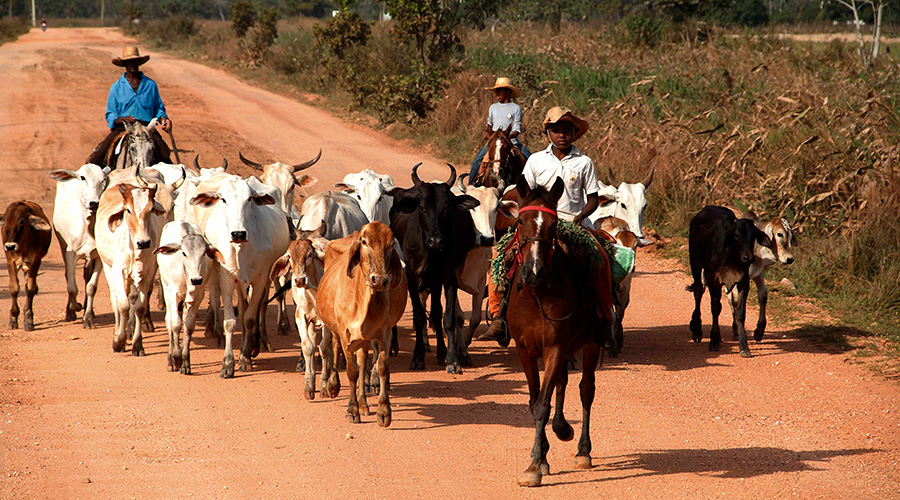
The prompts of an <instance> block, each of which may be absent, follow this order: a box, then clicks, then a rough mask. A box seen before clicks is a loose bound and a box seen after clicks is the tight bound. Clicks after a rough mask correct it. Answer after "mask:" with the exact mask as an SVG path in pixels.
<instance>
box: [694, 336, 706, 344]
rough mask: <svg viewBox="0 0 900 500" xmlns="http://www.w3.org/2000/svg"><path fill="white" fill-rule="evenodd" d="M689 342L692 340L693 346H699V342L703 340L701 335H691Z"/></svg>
mask: <svg viewBox="0 0 900 500" xmlns="http://www.w3.org/2000/svg"><path fill="white" fill-rule="evenodd" d="M691 340H693V341H694V343H695V344H699V343H700V341H701V340H703V335H692V336H691Z"/></svg>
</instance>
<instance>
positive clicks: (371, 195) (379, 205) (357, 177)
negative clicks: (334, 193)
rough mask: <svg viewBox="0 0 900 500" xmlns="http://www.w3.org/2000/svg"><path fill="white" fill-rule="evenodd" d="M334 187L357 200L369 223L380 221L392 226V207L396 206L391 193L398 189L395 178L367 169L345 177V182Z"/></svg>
mask: <svg viewBox="0 0 900 500" xmlns="http://www.w3.org/2000/svg"><path fill="white" fill-rule="evenodd" d="M334 187H336V188H338V189H340V190H341V191H343V192H344V194H348V195H350V196H352V197H354V198H356V201H357V202H358V203H359V208H361V209H362V211H363V212H364V213H365V214H366V217H367V218H368V219H369V222H374V221H379V222H382V223H384V224H388V225H390V223H391V216H390V213H391V206H392V205H393V204H394V198H393V197H392V196H391V192H393V191H394V190H395V189H396V188H395V187H394V178H393V177H391V176H390V175H382V174H377V173H375V172H373V171H371V170H369V169H365V170H363V171H362V172H359V173H356V174H347V175H345V176H344V182H339V183H337V184H335V185H334Z"/></svg>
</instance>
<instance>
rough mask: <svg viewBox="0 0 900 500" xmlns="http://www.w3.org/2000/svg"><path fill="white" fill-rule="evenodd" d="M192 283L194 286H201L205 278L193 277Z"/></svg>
mask: <svg viewBox="0 0 900 500" xmlns="http://www.w3.org/2000/svg"><path fill="white" fill-rule="evenodd" d="M191 284H192V285H194V286H200V285H202V284H203V278H191Z"/></svg>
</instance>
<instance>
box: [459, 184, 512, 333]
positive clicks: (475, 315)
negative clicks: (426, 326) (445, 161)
mask: <svg viewBox="0 0 900 500" xmlns="http://www.w3.org/2000/svg"><path fill="white" fill-rule="evenodd" d="M468 175H469V174H463V175H461V176H459V178H458V179H457V181H456V186H455V187H454V188H453V190H452V191H453V194H456V195H462V194H467V195H469V196H471V197H473V198H475V199H476V200H478V202H479V203H478V206H477V207H475V208H473V209H471V210H469V212H470V213H471V214H472V221H473V222H474V223H475V247H474V248H472V249H471V250H469V253H468V254H467V255H466V260H465V262H463V265H461V266H459V267H458V268H457V269H456V279H457V281H458V283H459V288H460V290H463V291H464V292H466V293H468V294H470V295H471V296H472V314H471V316H470V317H469V326H468V327H466V328H465V329H463V339H464V340H465V342H466V345H469V343H470V342H471V341H472V335H473V334H474V333H475V329H477V328H478V325H480V324H481V312H482V302H483V301H484V290H485V288H484V287H485V285H487V275H488V272H489V271H490V267H491V248H492V247H493V246H494V224H495V223H496V222H497V211H498V210H502V211H504V212H505V215H507V217H512V214H511V213H509V210H513V209H515V208H516V202H514V201H503V202H501V200H500V197H501V196H503V190H504V186H503V181H502V180H498V182H499V184H500V185H499V186H497V187H484V186H479V187H473V186H467V185H466V182H465V179H466V177H468ZM456 318H457V321H458V323H459V327H460V328H462V322H463V313H462V309H461V308H460V306H459V301H456Z"/></svg>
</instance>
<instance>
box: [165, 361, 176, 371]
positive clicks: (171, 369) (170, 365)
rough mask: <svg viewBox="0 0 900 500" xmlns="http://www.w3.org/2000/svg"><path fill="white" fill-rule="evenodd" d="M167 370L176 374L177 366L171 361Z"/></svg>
mask: <svg viewBox="0 0 900 500" xmlns="http://www.w3.org/2000/svg"><path fill="white" fill-rule="evenodd" d="M167 368H168V369H169V371H170V372H174V371H175V366H174V365H173V364H172V360H169V363H168V365H167Z"/></svg>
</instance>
